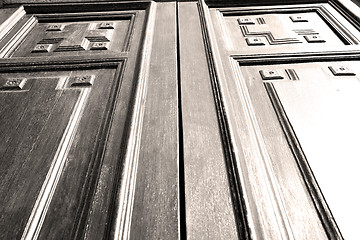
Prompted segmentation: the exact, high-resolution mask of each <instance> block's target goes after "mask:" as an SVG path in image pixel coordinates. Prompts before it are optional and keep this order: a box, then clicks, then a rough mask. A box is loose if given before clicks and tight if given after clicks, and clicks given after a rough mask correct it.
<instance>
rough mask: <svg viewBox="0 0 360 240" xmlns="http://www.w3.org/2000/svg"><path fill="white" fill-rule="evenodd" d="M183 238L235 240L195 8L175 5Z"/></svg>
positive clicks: (228, 187)
mask: <svg viewBox="0 0 360 240" xmlns="http://www.w3.org/2000/svg"><path fill="white" fill-rule="evenodd" d="M178 8H179V10H178V14H179V23H178V24H179V33H178V34H179V57H180V59H179V60H180V61H179V64H180V69H179V71H180V85H179V87H181V112H182V130H183V132H182V141H183V148H184V153H183V154H184V155H183V158H184V160H183V161H184V163H183V164H184V188H185V207H186V208H185V209H186V211H185V218H186V226H183V227H186V237H187V239H237V238H238V237H239V236H243V234H242V233H238V232H237V231H238V230H239V231H241V229H238V228H237V222H236V220H237V218H238V216H236V214H238V213H237V212H236V211H235V210H234V207H233V204H237V203H236V200H235V199H234V200H233V199H232V193H231V192H230V191H231V190H232V188H233V186H231V185H230V181H229V180H228V179H229V178H232V176H228V174H230V173H229V172H228V170H227V167H228V165H227V161H229V160H228V159H226V158H227V157H228V156H226V153H225V150H223V145H222V141H221V140H222V139H221V136H220V134H221V129H220V126H219V123H218V119H217V112H216V111H217V109H216V106H215V104H214V95H213V92H212V85H211V77H210V74H209V73H210V72H209V65H208V59H207V57H208V56H207V55H206V49H205V46H204V39H203V36H202V34H201V33H202V29H201V22H200V17H199V10H198V4H197V3H194V2H192V3H185V2H184V3H178Z"/></svg>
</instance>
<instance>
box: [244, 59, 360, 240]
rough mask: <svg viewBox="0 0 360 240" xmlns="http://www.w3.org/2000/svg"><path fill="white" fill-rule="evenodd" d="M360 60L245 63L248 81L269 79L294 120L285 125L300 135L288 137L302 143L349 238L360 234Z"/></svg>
mask: <svg viewBox="0 0 360 240" xmlns="http://www.w3.org/2000/svg"><path fill="white" fill-rule="evenodd" d="M359 64H360V62H359V61H351V62H350V61H348V62H318V63H301V64H280V65H261V66H241V67H240V69H241V72H242V74H243V76H244V78H245V80H246V82H247V84H248V86H250V85H252V83H253V82H254V81H256V82H261V83H263V85H264V87H265V88H266V89H267V91H268V94H269V96H270V99H271V101H272V103H273V104H274V109H275V111H276V113H277V115H278V117H279V121H280V122H281V121H289V126H290V128H292V130H286V129H287V128H286V127H284V126H283V129H284V131H285V133H286V135H290V134H291V133H289V132H286V131H293V132H294V133H295V135H296V139H295V138H294V139H292V140H289V139H288V141H298V142H299V144H300V145H301V147H300V149H302V151H303V153H304V154H305V156H306V159H307V161H308V163H309V165H310V168H311V170H312V171H313V173H314V176H315V178H316V180H317V182H318V184H319V186H320V189H321V191H322V193H323V195H324V197H325V200H326V201H327V203H328V205H329V207H330V210H331V212H332V214H333V215H334V218H335V221H336V222H337V224H338V226H339V228H340V231H341V232H342V234H343V235H344V237H345V239H354V238H353V237H354V236H355V238H356V236H359V234H360V232H359V228H358V226H357V225H358V224H357V221H356V219H357V216H358V215H359V214H360V207H359V204H358V203H359V201H360V194H359V191H358V190H357V189H358V183H359V182H360V175H359V171H360V164H359V158H360V148H359V139H360V124H359V123H360V111H359V110H358V109H359V104H360V69H359ZM270 73H272V74H270ZM276 76H277V77H276ZM279 76H281V78H280V77H279ZM249 89H250V88H249ZM250 94H255V93H251V92H250ZM265 98H268V96H267V97H264V99H263V100H262V101H268V100H267V99H265ZM258 101H259V100H258ZM279 106H281V107H279ZM257 111H261V109H257ZM280 119H282V120H280ZM284 119H285V120H284ZM281 124H283V123H281ZM289 144H290V145H291V144H296V143H293V142H291V143H289ZM294 154H299V153H294Z"/></svg>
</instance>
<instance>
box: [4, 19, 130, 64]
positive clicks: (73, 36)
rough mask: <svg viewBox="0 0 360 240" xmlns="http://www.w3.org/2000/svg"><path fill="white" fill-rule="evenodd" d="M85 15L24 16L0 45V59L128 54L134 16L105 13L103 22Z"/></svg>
mask: <svg viewBox="0 0 360 240" xmlns="http://www.w3.org/2000/svg"><path fill="white" fill-rule="evenodd" d="M84 15H86V14H85V13H83V14H74V16H71V17H69V16H67V15H66V14H65V15H64V14H62V15H57V14H53V15H48V16H47V17H46V18H43V17H42V15H30V14H27V15H25V18H24V19H23V20H22V21H20V22H19V23H18V25H16V27H15V28H14V29H13V30H11V31H10V33H9V35H13V37H12V38H4V39H3V42H0V47H1V46H4V47H3V49H1V51H0V56H2V57H41V56H59V55H64V56H71V55H84V54H85V55H88V54H99V53H106V54H111V53H115V52H117V53H119V52H128V51H129V46H130V41H131V35H132V29H133V23H134V20H135V16H136V15H135V14H133V13H126V14H122V13H119V12H117V13H116V14H113V13H111V12H108V13H104V15H103V16H104V17H103V18H102V17H99V16H96V15H91V14H87V15H88V16H87V17H84ZM108 15H111V17H108ZM49 16H51V17H49ZM26 19H28V20H27V21H26ZM20 25H21V26H20Z"/></svg>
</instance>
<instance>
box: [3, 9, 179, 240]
mask: <svg viewBox="0 0 360 240" xmlns="http://www.w3.org/2000/svg"><path fill="white" fill-rule="evenodd" d="M174 6H175V5H174V4H167V3H164V4H158V5H157V6H156V4H155V3H150V2H147V3H146V2H141V3H134V4H132V3H111V4H109V3H94V4H91V3H88V4H82V3H81V4H55V5H44V4H43V5H41V4H40V5H36V4H35V5H31V4H30V5H26V6H23V7H20V8H18V9H17V10H16V9H12V10H11V11H10V10H7V9H5V10H2V9H1V11H3V12H2V13H4V14H6V15H7V17H8V19H9V20H6V19H5V18H4V19H2V20H3V23H2V24H1V27H0V29H2V30H3V31H6V33H3V32H2V33H1V35H0V48H1V50H0V56H1V57H2V59H0V62H1V63H0V65H1V73H0V86H1V89H0V98H2V99H3V105H2V108H1V111H2V113H3V114H2V117H1V123H2V125H1V136H2V137H3V138H4V141H2V144H1V154H2V157H1V165H2V168H1V177H2V179H3V180H2V182H1V192H2V195H3V194H5V195H3V196H4V198H1V203H2V206H1V213H2V214H1V224H0V226H1V234H0V235H1V238H3V239H21V238H23V239H58V238H61V239H73V238H86V239H100V238H119V239H120V238H129V237H130V226H133V227H136V225H137V224H140V226H142V227H143V226H146V225H145V224H144V223H145V222H146V221H148V224H151V226H154V224H153V221H154V219H155V221H158V220H159V219H164V222H162V223H161V222H159V227H158V228H157V231H151V232H150V231H149V233H144V232H143V229H144V228H142V230H141V231H139V233H140V234H141V235H142V236H148V237H149V238H157V236H158V237H163V238H174V237H175V238H176V237H177V236H178V235H179V233H178V211H177V210H176V209H177V208H178V206H177V205H178V202H177V198H178V187H177V186H178V176H177V173H178V168H177V162H178V134H177V133H178V129H177V88H176V84H177V81H176V78H177V74H176V56H175V54H176V51H175V46H176V45H175V42H174V40H175V36H176V35H175V34H176V32H175V31H173V30H174V29H175V25H170V26H169V27H168V32H172V33H173V36H170V35H168V36H166V37H164V34H163V33H164V30H163V29H162V27H161V24H160V23H161V22H162V21H161V20H158V21H157V25H155V15H154V13H155V12H156V11H157V9H158V12H160V13H161V12H162V14H159V16H166V14H167V11H166V9H167V10H168V9H173V12H174V13H175V11H174V10H175V8H174ZM162 9H164V10H162ZM2 16H3V15H2ZM168 19H171V20H172V21H174V22H175V18H174V15H169V16H168ZM154 35H155V36H157V37H155V39H159V37H161V38H162V39H163V42H168V41H169V40H170V39H172V40H171V41H169V44H168V47H167V48H162V47H163V46H164V45H162V44H161V43H160V42H159V40H156V42H155V44H154V47H153V45H152V44H153V37H154ZM160 49H161V51H159V50H160ZM169 50H171V51H172V54H169ZM150 62H151V64H152V65H153V66H155V67H156V66H161V68H160V71H164V69H165V70H167V69H168V68H167V66H171V67H172V68H173V71H170V74H167V73H166V71H164V74H161V73H160V72H159V71H158V70H155V68H151V70H149V69H150ZM159 74H160V75H159ZM166 74H167V75H166ZM169 79H171V80H172V81H168V80H169ZM149 82H150V84H148V83H149ZM167 82H168V83H167ZM159 84H164V85H161V86H160V87H159ZM166 84H168V86H167V87H166ZM148 87H149V89H150V90H151V91H150V93H151V94H150V96H151V98H150V99H149V101H147V100H146V99H147V97H146V96H147V91H148ZM162 88H164V90H163V93H164V94H165V95H167V97H168V101H167V102H166V103H165V101H163V100H164V97H166V96H165V95H163V96H160V95H158V93H157V91H158V90H160V91H161V89H162ZM165 89H170V90H171V92H168V91H165ZM155 90H156V91H155ZM154 93H156V94H157V96H158V98H157V102H152V101H153V100H154V99H156V98H154V97H153V94H154ZM145 103H147V107H146V109H148V110H147V111H145ZM149 110H150V111H149ZM154 112H158V114H157V115H154ZM152 116H157V117H159V119H165V120H166V121H167V124H163V123H160V122H159V123H154V121H156V120H154V119H152ZM170 119H171V120H170ZM144 121H145V123H146V126H145V127H143V122H144ZM158 126H162V128H163V131H164V133H161V132H159V135H160V137H162V138H163V141H164V143H166V144H164V145H163V146H162V147H163V150H162V149H159V148H158V145H156V144H154V143H153V140H154V134H153V133H154V131H155V130H156V131H158ZM141 136H145V137H144V139H145V140H143V139H142V137H141ZM166 145H167V146H166ZM162 151H164V152H162ZM170 155H171V156H172V157H170V158H169V159H165V158H164V156H170ZM140 158H141V159H142V161H141V162H140V163H139V159H140ZM159 159H160V160H159ZM165 165H168V166H167V169H168V171H166V173H167V174H165V175H164V174H162V173H161V171H158V172H156V171H154V173H153V174H148V172H147V170H151V169H152V168H154V169H160V170H164V169H165ZM137 175H138V176H139V178H137V177H136V176H137ZM149 176H150V177H151V178H150V182H146V180H144V177H145V178H148V177H149ZM154 179H157V181H158V183H162V184H163V186H162V187H161V189H162V193H161V192H160V191H155V190H154V189H153V188H150V189H149V187H148V186H149V184H153V186H154V187H155V188H157V187H158V186H159V184H154ZM137 181H138V183H137ZM144 188H145V191H144V190H143V189H144ZM135 192H136V199H137V200H135V198H134V195H135ZM154 193H155V195H156V194H158V195H160V194H162V195H163V199H161V198H159V197H158V196H155V198H154V199H153V200H152V201H151V200H149V199H147V197H146V196H149V197H150V198H153V197H154ZM142 194H143V195H144V196H145V197H142V196H141V195H142ZM169 196H171V197H170V198H169ZM141 199H146V200H145V201H144V202H143V201H141ZM139 200H140V201H139ZM134 205H135V206H136V208H134V209H136V211H134V214H133V215H132V213H133V206H134ZM154 206H156V209H155V210H151V211H150V213H148V212H147V211H148V210H149V209H152V208H153V207H154ZM170 206H171V209H172V211H168V209H169V207H170ZM166 214H168V215H169V217H168V218H164V215H166ZM143 216H148V218H147V219H146V221H143V222H142V220H143V219H144V217H143ZM132 222H133V223H132ZM147 229H148V230H151V229H152V228H150V227H149V228H147ZM154 229H155V228H154ZM164 233H166V234H164ZM132 234H133V235H134V238H136V237H137V236H138V234H137V233H136V231H133V232H132Z"/></svg>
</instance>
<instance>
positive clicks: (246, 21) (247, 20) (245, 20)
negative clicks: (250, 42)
mask: <svg viewBox="0 0 360 240" xmlns="http://www.w3.org/2000/svg"><path fill="white" fill-rule="evenodd" d="M238 23H239V24H240V25H247V24H249V25H253V24H255V21H254V20H253V19H251V18H245V17H241V18H238Z"/></svg>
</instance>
